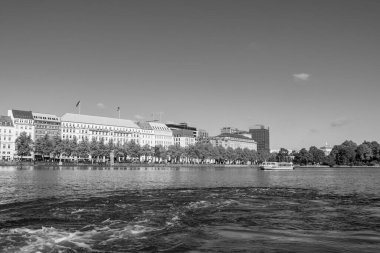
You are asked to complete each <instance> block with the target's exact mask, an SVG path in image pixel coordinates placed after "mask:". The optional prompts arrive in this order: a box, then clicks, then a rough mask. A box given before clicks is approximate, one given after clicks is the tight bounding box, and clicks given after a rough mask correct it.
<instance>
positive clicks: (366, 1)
mask: <svg viewBox="0 0 380 253" xmlns="http://www.w3.org/2000/svg"><path fill="white" fill-rule="evenodd" d="M379 13H380V1H377V0H356V1H353V0H319V1H316V0H313V1H311V0H287V1H283V0H261V1H257V0H249V1H239V0H230V1H224V0H215V1H211V0H191V1H190V0H188V1H183V0H172V1H167V0H161V1H146V0H136V1H132V0H130V1H125V0H120V1H117V0H108V1H98V0H87V1H84V0H75V1H70V0H65V1H55V0H44V1H42V0H34V1H18V0H2V1H0V114H2V115H6V114H7V110H8V109H21V110H32V111H35V112H42V113H51V114H56V115H58V116H61V115H63V114H64V113H67V112H71V113H76V112H77V110H76V108H75V104H76V103H77V102H78V101H79V100H80V101H81V113H82V114H89V115H99V116H107V117H117V116H118V113H117V111H116V108H117V107H118V106H120V108H121V117H122V118H125V119H132V120H150V119H152V118H159V116H158V115H159V113H160V115H161V120H162V121H164V122H174V123H179V122H187V123H188V124H189V125H191V126H195V127H198V128H202V129H205V130H207V131H208V132H209V133H210V135H212V136H213V135H217V134H219V133H220V129H221V128H222V127H225V126H231V127H236V128H239V129H242V130H248V129H249V127H252V126H254V125H256V124H263V125H266V126H269V127H270V142H271V148H272V149H279V148H280V147H285V148H288V149H300V148H302V147H306V148H308V147H310V146H317V147H320V146H323V145H324V144H325V142H328V143H329V144H331V145H335V144H340V143H342V142H343V141H344V140H346V139H349V140H353V141H355V142H357V143H361V142H363V141H364V140H369V141H373V140H375V141H378V142H380V131H379V126H380V117H379V114H378V108H379V107H380V99H379V97H380V82H379V80H380V50H379V47H380V46H379V45H380V15H379ZM152 114H153V115H156V116H153V117H152Z"/></svg>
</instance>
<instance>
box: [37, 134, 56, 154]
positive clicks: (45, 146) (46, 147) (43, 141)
mask: <svg viewBox="0 0 380 253" xmlns="http://www.w3.org/2000/svg"><path fill="white" fill-rule="evenodd" d="M53 150H54V147H53V141H52V140H51V139H50V137H49V135H47V134H45V135H44V136H43V137H40V138H38V139H37V140H36V141H35V143H34V152H35V153H36V154H39V155H41V156H42V157H46V156H49V157H50V155H51V153H53Z"/></svg>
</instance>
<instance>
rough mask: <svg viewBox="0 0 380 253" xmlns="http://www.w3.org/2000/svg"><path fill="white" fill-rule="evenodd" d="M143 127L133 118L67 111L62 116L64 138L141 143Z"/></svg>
mask: <svg viewBox="0 0 380 253" xmlns="http://www.w3.org/2000/svg"><path fill="white" fill-rule="evenodd" d="M140 134H141V128H140V127H139V126H138V125H137V124H136V123H134V122H133V121H131V120H126V119H116V118H107V117H99V116H90V115H81V114H73V113H66V114H64V115H63V116H62V117H61V137H62V139H63V140H72V139H73V138H74V136H75V137H76V138H77V140H78V141H82V140H85V139H87V140H88V141H91V140H92V139H93V138H94V139H95V140H97V141H100V140H101V139H102V138H103V140H104V142H105V143H108V142H110V141H111V140H113V142H114V143H115V144H117V143H119V144H121V145H123V144H124V143H126V142H130V141H135V142H136V143H140V140H139V139H140Z"/></svg>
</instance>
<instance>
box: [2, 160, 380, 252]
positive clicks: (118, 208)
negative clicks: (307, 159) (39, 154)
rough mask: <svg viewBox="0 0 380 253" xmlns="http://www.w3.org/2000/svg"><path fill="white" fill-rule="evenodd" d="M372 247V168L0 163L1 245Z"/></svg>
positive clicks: (375, 176) (377, 193)
mask: <svg viewBox="0 0 380 253" xmlns="http://www.w3.org/2000/svg"><path fill="white" fill-rule="evenodd" d="M379 248H380V169H379V168H345V169H330V168H304V169H296V170H294V171H260V170H257V169H252V168H186V167H183V168H170V167H166V168H144V167H141V168H114V169H110V168H98V167H71V168H61V169H60V168H58V167H46V166H45V167H26V168H23V169H17V168H15V167H0V252H3V251H4V252H305V251H307V252H378V251H379Z"/></svg>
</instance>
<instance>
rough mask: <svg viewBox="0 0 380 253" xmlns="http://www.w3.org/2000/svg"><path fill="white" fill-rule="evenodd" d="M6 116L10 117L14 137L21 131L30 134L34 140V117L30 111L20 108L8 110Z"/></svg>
mask: <svg viewBox="0 0 380 253" xmlns="http://www.w3.org/2000/svg"><path fill="white" fill-rule="evenodd" d="M8 116H9V117H11V119H12V122H13V125H14V127H15V135H14V136H15V139H16V138H17V137H18V136H20V134H21V133H22V132H25V133H26V134H27V135H30V137H31V139H32V140H33V141H34V140H35V136H34V118H33V114H32V112H31V111H22V110H8Z"/></svg>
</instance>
